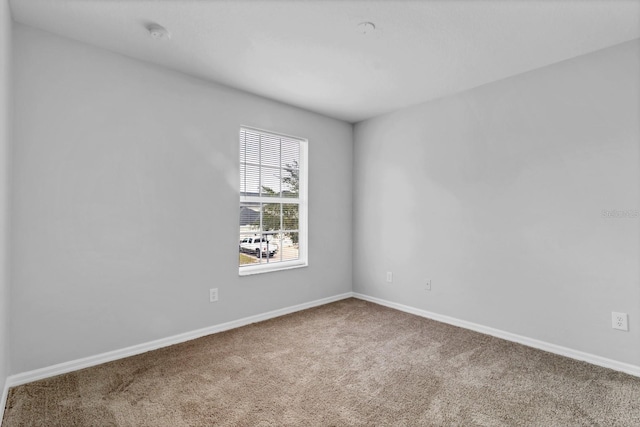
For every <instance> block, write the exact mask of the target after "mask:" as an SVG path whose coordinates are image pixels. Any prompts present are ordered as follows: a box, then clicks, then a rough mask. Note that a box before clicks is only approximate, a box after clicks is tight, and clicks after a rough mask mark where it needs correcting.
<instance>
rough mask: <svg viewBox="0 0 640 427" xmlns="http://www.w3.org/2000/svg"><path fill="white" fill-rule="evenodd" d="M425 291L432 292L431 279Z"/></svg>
mask: <svg viewBox="0 0 640 427" xmlns="http://www.w3.org/2000/svg"><path fill="white" fill-rule="evenodd" d="M424 290H425V291H430V290H431V279H429V281H428V282H427V284H426V285H425V287H424Z"/></svg>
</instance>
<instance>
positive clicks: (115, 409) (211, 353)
mask: <svg viewBox="0 0 640 427" xmlns="http://www.w3.org/2000/svg"><path fill="white" fill-rule="evenodd" d="M2 425H3V426H4V427H12V426H175V427H178V426H212V425H221V426H283V425H294V426H348V425H376V426H385V425H397V426H423V425H424V426H427V425H438V426H440V425H463V426H474V425H481V426H576V425H585V426H593V425H601V426H640V378H636V377H633V376H629V375H625V374H622V373H618V372H614V371H611V370H608V369H603V368H599V367H596V366H592V365H589V364H586V363H582V362H576V361H574V360H570V359H567V358H563V357H560V356H555V355H552V354H549V353H545V352H543V351H539V350H534V349H531V348H528V347H524V346H521V345H518V344H513V343H510V342H507V341H503V340H500V339H497V338H492V337H489V336H486V335H482V334H478V333H475V332H470V331H467V330H464V329H460V328H456V327H453V326H449V325H445V324H442V323H438V322H434V321H430V320H427V319H423V318H420V317H417V316H412V315H409V314H406V313H402V312H398V311H395V310H392V309H388V308H385V307H381V306H378V305H375V304H371V303H368V302H364V301H360V300H356V299H349V300H345V301H340V302H337V303H333V304H329V305H326V306H322V307H318V308H314V309H310V310H306V311H303V312H299V313H295V314H292V315H288V316H284V317H280V318H278V319H273V320H269V321H266V322H262V323H258V324H254V325H250V326H247V327H243V328H240V329H236V330H232V331H228V332H224V333H220V334H216V335H211V336H208V337H205V338H201V339H198V340H194V341H190V342H187V343H184V344H179V345H175V346H172V347H169V348H165V349H161V350H157V351H153V352H149V353H146V354H143V355H140V356H135V357H131V358H128V359H124V360H120V361H117V362H112V363H108V364H104V365H101V366H97V367H94V368H89V369H85V370H82V371H79V372H74V373H70V374H67V375H62V376H59V377H56V378H52V379H47V380H43V381H38V382H34V383H31V384H27V385H23V386H20V387H16V388H13V389H11V391H10V394H9V399H8V404H7V409H6V411H5V416H4V420H3V424H2Z"/></svg>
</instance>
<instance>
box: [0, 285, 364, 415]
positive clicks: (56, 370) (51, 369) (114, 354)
mask: <svg viewBox="0 0 640 427" xmlns="http://www.w3.org/2000/svg"><path fill="white" fill-rule="evenodd" d="M351 297H353V293H352V292H347V293H344V294H340V295H334V296H332V297H328V298H322V299H319V300H315V301H311V302H306V303H303V304H298V305H294V306H291V307H285V308H281V309H279V310H273V311H269V312H267V313H262V314H257V315H255V316H249V317H245V318H243V319H238V320H233V321H231V322H226V323H221V324H219V325H214V326H209V327H206V328H202V329H198V330H195V331H191V332H185V333H183V334H179V335H174V336H171V337H167V338H162V339H159V340H155V341H150V342H147V343H143V344H138V345H134V346H131V347H127V348H123V349H120V350H114V351H109V352H107V353H102V354H98V355H95V356H89V357H85V358H82V359H77V360H72V361H70V362H64V363H59V364H57V365H53V366H48V367H45V368H40V369H35V370H33V371H28V372H23V373H21V374H16V375H11V376H9V377H8V378H7V381H6V385H5V387H4V394H3V401H2V402H1V403H2V404H3V406H2V408H3V409H4V404H5V402H6V400H5V399H6V393H7V391H8V389H9V388H10V387H15V386H17V385H21V384H26V383H30V382H32V381H37V380H41V379H44V378H50V377H54V376H56V375H61V374H66V373H68V372H73V371H77V370H80V369H84V368H89V367H91V366H96V365H100V364H102V363H107V362H112V361H114V360H118V359H123V358H125V357H129V356H135V355H137V354H142V353H146V352H148V351H151V350H157V349H159V348H162V347H168V346H170V345H174V344H180V343H182V342H185V341H190V340H193V339H196V338H200V337H204V336H206V335H211V334H215V333H218V332H223V331H228V330H230V329H235V328H239V327H241V326H246V325H250V324H252V323H256V322H262V321H263V320H268V319H273V318H275V317H280V316H284V315H285V314H290V313H295V312H296V311H301V310H306V309H308V308H312V307H317V306H320V305H325V304H329V303H331V302H335V301H340V300H343V299H346V298H351Z"/></svg>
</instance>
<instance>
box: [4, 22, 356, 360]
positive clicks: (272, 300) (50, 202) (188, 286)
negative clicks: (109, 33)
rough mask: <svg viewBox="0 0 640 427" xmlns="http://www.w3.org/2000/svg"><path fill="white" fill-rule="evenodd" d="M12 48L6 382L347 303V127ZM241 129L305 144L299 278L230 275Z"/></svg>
mask: <svg viewBox="0 0 640 427" xmlns="http://www.w3.org/2000/svg"><path fill="white" fill-rule="evenodd" d="M14 47H15V61H14V72H15V74H14V92H15V142H16V145H15V152H14V153H13V158H12V160H13V168H14V170H13V180H14V182H13V190H14V192H15V199H14V203H13V204H12V207H11V210H12V215H13V218H15V222H14V223H13V224H12V227H13V230H14V240H13V250H12V255H13V258H12V274H13V277H12V280H13V281H12V284H13V285H12V292H13V294H12V306H13V311H12V322H13V324H12V328H11V330H12V334H11V347H12V351H11V356H12V361H13V363H12V368H11V370H12V373H18V372H24V371H28V370H31V369H35V368H40V367H44V366H49V365H52V364H55V363H59V362H66V361H70V360H74V359H78V358H81V357H84V356H90V355H95V354H99V353H102V352H105V351H110V350H116V349H120V348H124V347H127V346H131V345H135V344H140V343H144V342H148V341H150V340H154V339H159V338H164V337H168V336H171V335H174V334H178V333H182V332H187V331H191V330H195V329H198V328H202V327H206V326H210V325H215V324H219V323H222V322H226V321H230V320H234V319H239V318H243V317H246V316H250V315H255V314H259V313H264V312H267V311H270V310H274V309H278V308H283V307H288V306H291V305H295V304H300V303H304V302H309V301H313V300H316V299H320V298H324V297H329V296H334V295H338V294H341V293H344V292H349V291H351V281H352V270H351V265H352V260H351V253H352V248H351V237H350V236H351V217H352V177H351V165H352V162H353V157H352V154H353V144H352V126H351V125H350V124H348V123H344V122H341V121H337V120H334V119H329V118H326V117H323V116H320V115H317V114H313V113H310V112H307V111H303V110H300V109H296V108H293V107H290V106H286V105H283V104H279V103H276V102H273V101H269V100H266V99H263V98H259V97H256V96H253V95H249V94H246V93H242V92H238V91H235V90H232V89H228V88H225V87H222V86H219V85H216V84H213V83H208V82H205V81H202V80H198V79H195V78H191V77H188V76H186V75H182V74H179V73H176V72H172V71H169V70H166V69H162V68H159V67H156V66H152V65H150V64H146V63H143V62H139V61H136V60H133V59H129V58H126V57H123V56H119V55H116V54H113V53H110V52H107V51H104V50H100V49H98V48H95V47H91V46H89V45H85V44H81V43H77V42H74V41H70V40H67V39H62V38H59V37H57V36H54V35H52V34H48V33H45V32H41V31H39V30H35V29H32V28H28V27H24V26H21V25H16V26H15V31H14ZM241 124H242V125H248V126H254V127H258V128H264V129H268V130H272V131H276V132H282V133H287V134H291V135H295V136H300V137H305V138H308V139H309V156H310V164H309V206H310V212H309V224H310V229H309V241H310V246H309V267H308V268H301V269H296V270H289V271H283V272H275V273H268V274H261V275H254V276H250V277H238V267H237V263H238V254H237V249H236V248H237V244H238V217H237V215H238V191H239V190H238V188H239V166H238V158H239V155H238V151H239V149H238V129H239V127H240V125H241ZM211 287H218V288H219V295H220V301H219V302H218V303H215V304H211V303H209V302H208V295H209V293H208V289H209V288H211Z"/></svg>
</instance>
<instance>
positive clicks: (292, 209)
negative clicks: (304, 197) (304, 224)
mask: <svg viewBox="0 0 640 427" xmlns="http://www.w3.org/2000/svg"><path fill="white" fill-rule="evenodd" d="M282 229H283V230H297V229H298V204H295V203H283V205H282Z"/></svg>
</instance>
